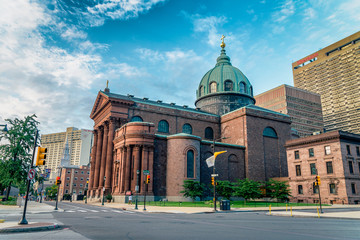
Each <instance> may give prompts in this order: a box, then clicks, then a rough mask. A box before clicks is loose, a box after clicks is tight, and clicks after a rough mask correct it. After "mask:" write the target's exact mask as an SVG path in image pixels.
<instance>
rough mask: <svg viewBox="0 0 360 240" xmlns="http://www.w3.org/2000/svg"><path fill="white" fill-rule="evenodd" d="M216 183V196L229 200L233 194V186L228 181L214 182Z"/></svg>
mask: <svg viewBox="0 0 360 240" xmlns="http://www.w3.org/2000/svg"><path fill="white" fill-rule="evenodd" d="M216 183H217V184H216V193H217V195H219V196H221V197H224V198H226V199H228V200H230V197H231V196H232V195H233V193H234V184H233V183H231V182H229V181H216Z"/></svg>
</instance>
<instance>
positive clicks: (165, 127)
mask: <svg viewBox="0 0 360 240" xmlns="http://www.w3.org/2000/svg"><path fill="white" fill-rule="evenodd" d="M158 132H163V133H168V132H169V123H168V122H167V121H165V120H161V121H160V122H159V125H158Z"/></svg>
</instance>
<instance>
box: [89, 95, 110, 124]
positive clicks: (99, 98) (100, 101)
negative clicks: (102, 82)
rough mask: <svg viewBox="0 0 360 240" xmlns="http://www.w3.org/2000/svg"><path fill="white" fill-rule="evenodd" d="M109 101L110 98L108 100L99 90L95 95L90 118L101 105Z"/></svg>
mask: <svg viewBox="0 0 360 240" xmlns="http://www.w3.org/2000/svg"><path fill="white" fill-rule="evenodd" d="M109 101H110V100H109V97H108V96H106V95H105V94H103V93H102V92H99V93H98V95H97V97H96V100H95V103H94V106H93V108H92V110H91V114H90V118H91V119H92V118H93V117H94V116H95V115H96V113H97V112H98V111H99V110H100V109H101V108H102V106H104V105H105V104H107V103H108V102H109Z"/></svg>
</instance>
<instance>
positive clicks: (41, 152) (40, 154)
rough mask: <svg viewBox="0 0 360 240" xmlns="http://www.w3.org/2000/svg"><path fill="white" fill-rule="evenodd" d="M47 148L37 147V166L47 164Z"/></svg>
mask: <svg viewBox="0 0 360 240" xmlns="http://www.w3.org/2000/svg"><path fill="white" fill-rule="evenodd" d="M46 153H47V148H43V147H37V156H36V166H40V165H45V159H46Z"/></svg>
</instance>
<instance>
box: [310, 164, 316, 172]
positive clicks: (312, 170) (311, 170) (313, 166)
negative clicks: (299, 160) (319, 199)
mask: <svg viewBox="0 0 360 240" xmlns="http://www.w3.org/2000/svg"><path fill="white" fill-rule="evenodd" d="M310 173H311V175H316V174H317V170H316V164H315V163H310Z"/></svg>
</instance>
